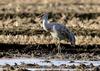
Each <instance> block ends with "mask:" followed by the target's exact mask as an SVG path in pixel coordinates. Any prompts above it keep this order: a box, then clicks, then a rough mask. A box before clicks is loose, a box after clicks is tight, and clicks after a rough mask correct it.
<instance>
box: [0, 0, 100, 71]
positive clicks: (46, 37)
mask: <svg viewBox="0 0 100 71" xmlns="http://www.w3.org/2000/svg"><path fill="white" fill-rule="evenodd" d="M45 12H47V13H48V14H49V21H50V22H59V23H62V24H64V25H65V26H66V27H68V28H69V29H70V30H71V31H72V32H73V33H74V34H75V38H76V45H75V47H73V46H71V45H70V43H69V42H67V41H60V42H61V48H62V54H61V55H58V54H57V51H58V50H57V46H56V45H55V43H57V42H58V40H53V38H52V36H51V35H50V33H49V32H46V31H44V30H43V28H42V20H41V17H42V16H41V15H42V14H43V13H45ZM23 57H25V58H40V57H44V58H46V59H48V60H49V59H61V60H65V59H67V60H70V61H71V60H75V61H76V60H86V61H87V60H88V61H99V60H100V1H99V0H70V1H69V0H48V1H46V0H41V1H40V0H25V1H24V0H14V1H13V0H3V1H0V59H2V58H5V59H6V58H9V59H13V58H23ZM47 62H49V61H47ZM71 62H72V63H74V61H71ZM6 65H7V66H6ZM15 65H16V64H15ZM28 65H29V66H30V67H31V66H33V67H32V68H35V67H36V68H43V67H41V66H40V65H38V64H33V63H31V64H27V63H26V64H23V65H22V66H20V65H16V66H17V67H18V69H19V68H20V67H21V69H23V70H17V69H16V66H13V65H10V64H5V65H3V66H2V65H1V68H2V67H3V68H4V69H5V68H6V69H11V70H9V71H15V70H16V71H28V70H24V68H27V66H28ZM66 65H67V64H66ZM66 65H64V64H62V65H61V67H62V68H65V69H69V68H70V69H75V70H76V71H80V70H77V69H88V70H89V69H92V70H94V71H97V70H96V69H99V68H100V64H99V65H98V66H94V65H93V64H89V65H86V64H84V62H83V63H82V64H79V65H71V66H69V67H68V66H66ZM25 66H26V67H25ZM82 66H83V67H82ZM89 66H90V67H89ZM46 68H50V67H46ZM51 68H56V69H57V68H60V65H59V66H55V65H54V66H53V65H52V66H51ZM60 69H61V68H60ZM3 71H7V70H3ZM33 71H34V70H33ZM82 71H83V70H82ZM90 71H91V70H90Z"/></svg>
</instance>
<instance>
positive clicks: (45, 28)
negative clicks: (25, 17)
mask: <svg viewBox="0 0 100 71" xmlns="http://www.w3.org/2000/svg"><path fill="white" fill-rule="evenodd" d="M43 28H44V30H46V31H48V18H46V17H45V18H43Z"/></svg>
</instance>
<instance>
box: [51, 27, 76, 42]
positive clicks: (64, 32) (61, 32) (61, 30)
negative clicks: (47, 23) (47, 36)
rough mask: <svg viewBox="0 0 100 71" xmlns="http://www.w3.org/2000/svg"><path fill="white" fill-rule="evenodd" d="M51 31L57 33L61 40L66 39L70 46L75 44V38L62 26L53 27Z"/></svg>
mask: <svg viewBox="0 0 100 71" xmlns="http://www.w3.org/2000/svg"><path fill="white" fill-rule="evenodd" d="M53 31H54V32H57V33H58V36H60V37H61V38H67V39H68V40H69V41H70V42H71V44H74V43H75V36H74V34H73V33H72V32H71V31H70V30H69V29H68V28H67V27H65V26H63V25H53Z"/></svg>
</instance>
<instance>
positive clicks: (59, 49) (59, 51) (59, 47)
mask: <svg viewBox="0 0 100 71" xmlns="http://www.w3.org/2000/svg"><path fill="white" fill-rule="evenodd" d="M57 47H58V54H61V46H60V41H59V40H58V46H57Z"/></svg>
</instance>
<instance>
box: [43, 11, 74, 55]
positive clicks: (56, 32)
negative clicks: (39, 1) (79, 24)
mask: <svg viewBox="0 0 100 71" xmlns="http://www.w3.org/2000/svg"><path fill="white" fill-rule="evenodd" d="M42 21H43V24H42V26H43V29H44V30H45V31H47V32H50V34H51V35H52V37H53V39H57V40H58V41H60V40H67V41H69V42H70V43H71V45H75V36H74V34H73V33H72V32H71V31H70V30H69V29H68V28H67V27H65V26H64V25H63V24H59V23H56V22H51V23H49V22H48V13H45V14H44V15H43V16H42ZM59 44H60V43H59ZM58 53H61V47H60V46H58Z"/></svg>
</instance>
